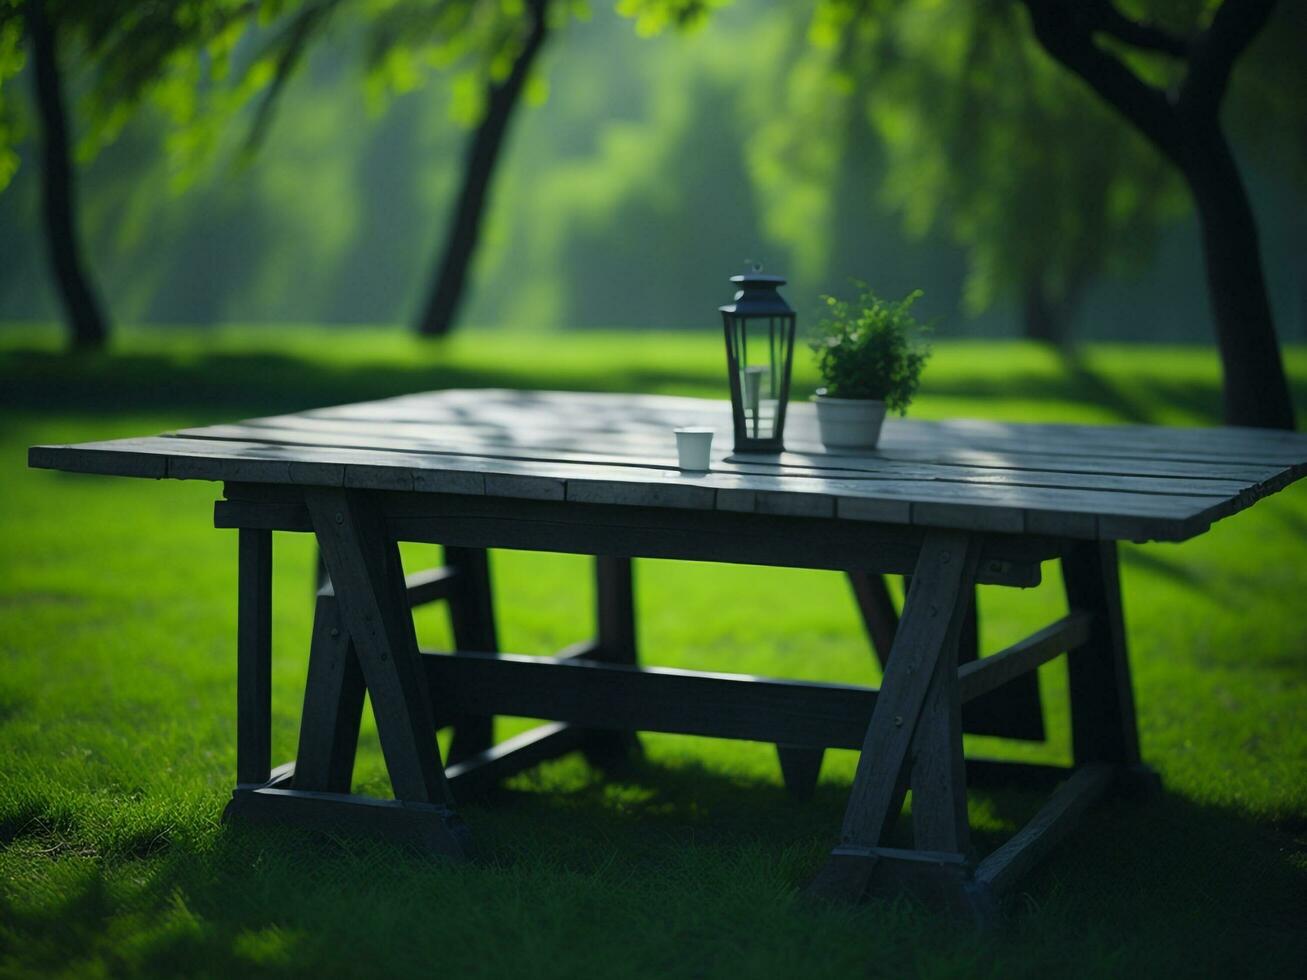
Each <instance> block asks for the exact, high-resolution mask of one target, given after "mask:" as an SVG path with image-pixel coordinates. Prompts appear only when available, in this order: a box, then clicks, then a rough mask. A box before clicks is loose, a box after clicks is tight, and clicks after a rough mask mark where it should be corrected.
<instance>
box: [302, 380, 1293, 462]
mask: <svg viewBox="0 0 1307 980" xmlns="http://www.w3.org/2000/svg"><path fill="white" fill-rule="evenodd" d="M728 413H729V406H728V405H727V403H726V402H725V401H719V400H704V399H694V398H676V397H671V396H659V395H630V394H616V393H594V392H538V391H532V392H520V391H509V390H503V389H500V390H495V389H481V390H467V389H464V390H456V391H443V392H424V393H421V394H417V395H411V396H403V397H401V398H395V399H386V400H383V401H378V402H371V403H363V404H356V405H348V406H337V407H334V408H329V409H318V410H315V411H313V412H311V413H306V414H310V415H313V416H315V417H320V418H324V419H325V418H337V419H384V420H388V421H395V422H400V421H405V420H407V421H413V422H426V423H436V422H440V421H442V420H452V419H468V418H472V419H476V420H479V421H483V422H487V423H496V424H500V425H504V424H506V423H507V424H509V425H511V424H520V422H521V418H522V417H523V415H527V416H528V417H538V418H542V419H545V418H548V419H558V420H565V421H566V422H567V423H569V424H573V423H575V424H578V425H583V426H586V425H588V426H589V427H591V428H600V427H602V426H604V425H609V426H613V425H616V426H621V427H623V428H632V429H638V430H646V431H657V430H659V429H665V428H666V427H667V426H668V425H673V424H706V425H711V424H715V423H720V424H723V425H724V424H727V423H728V422H729V414H728ZM815 432H816V426H815V412H814V410H813V407H812V406H811V405H809V404H806V403H803V402H796V403H793V404H792V405H791V406H790V407H789V421H788V424H787V435H789V434H790V433H793V435H794V437H795V442H796V443H801V442H805V441H809V440H811V441H814V442H815ZM882 439H883V442H884V443H886V444H890V445H897V444H900V443H911V442H919V441H929V442H930V443H931V444H932V445H956V446H962V447H968V446H984V447H991V446H997V447H999V448H1004V449H1006V448H1011V447H1014V446H1015V447H1017V448H1022V447H1026V448H1028V447H1029V446H1030V445H1031V444H1032V443H1036V444H1042V445H1049V446H1052V447H1054V448H1057V449H1067V448H1070V449H1072V450H1074V449H1075V448H1077V446H1078V445H1081V444H1084V443H1086V442H1088V443H1091V444H1093V445H1106V446H1109V447H1112V448H1114V449H1129V448H1135V449H1142V450H1145V451H1148V450H1151V449H1155V448H1159V447H1161V448H1164V449H1165V448H1170V447H1175V446H1180V447H1181V448H1183V449H1184V450H1185V451H1187V452H1190V453H1197V454H1202V455H1205V456H1211V455H1215V454H1220V453H1223V452H1228V451H1230V450H1235V451H1240V450H1242V451H1252V452H1258V453H1262V454H1263V455H1266V454H1270V455H1272V456H1274V455H1276V454H1279V453H1287V454H1291V455H1292V454H1297V456H1298V459H1299V460H1301V459H1303V458H1307V453H1304V452H1303V447H1304V446H1307V437H1303V436H1300V435H1296V434H1292V433H1279V432H1268V431H1266V430H1258V429H1239V428H1230V427H1211V428H1190V429H1176V428H1173V427H1167V426H1147V425H1107V426H1084V425H1064V424H1038V425H1031V424H1013V423H1002V422H992V421H988V420H985V421H980V420H966V419H962V420H949V421H947V422H932V421H923V420H918V419H897V418H891V419H887V420H886V424H885V429H884V435H883V437H882Z"/></svg>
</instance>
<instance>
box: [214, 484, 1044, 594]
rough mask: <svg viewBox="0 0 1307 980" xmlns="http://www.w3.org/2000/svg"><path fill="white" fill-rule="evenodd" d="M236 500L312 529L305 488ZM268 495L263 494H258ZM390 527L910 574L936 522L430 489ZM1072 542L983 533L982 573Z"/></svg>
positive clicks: (1031, 565) (533, 543)
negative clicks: (295, 500) (300, 499)
mask: <svg viewBox="0 0 1307 980" xmlns="http://www.w3.org/2000/svg"><path fill="white" fill-rule="evenodd" d="M226 492H227V494H228V495H229V496H230V497H233V498H234V499H229V500H220V501H218V502H217V504H216V505H215V507H214V524H215V525H216V526H217V527H257V528H269V527H270V528H273V529H277V530H287V531H295V530H306V529H308V530H311V529H312V525H311V522H308V512H307V511H306V510H305V509H304V507H303V505H302V503H301V504H298V505H294V506H289V507H288V506H283V505H284V504H285V503H286V498H290V497H297V496H301V495H302V494H303V493H304V489H303V488H299V487H283V486H277V485H271V484H228V485H227V490H226ZM260 494H261V498H260V497H259V495H260ZM379 497H380V498H381V499H380V500H379V501H378V506H381V507H382V508H384V511H385V514H386V518H387V524H388V527H389V528H390V531H391V533H392V534H393V535H394V536H395V537H397V538H398V539H400V540H402V541H429V542H432V543H437V544H445V545H457V546H462V547H477V548H516V549H522V550H527V551H553V552H563V553H567V554H582V555H615V556H626V557H644V558H678V559H683V560H689V561H695V560H698V561H716V562H735V563H737V564H752V565H779V566H783V567H787V568H826V569H836V570H847V569H867V568H868V567H873V566H874V570H875V571H877V572H884V573H905V572H910V571H912V569H913V567H914V565H915V563H916V560H917V552H918V550H919V549H920V545H921V540H922V538H923V537H924V536H925V535H926V534H929V533H930V529H929V528H921V527H914V526H912V525H908V524H867V523H861V522H854V523H842V522H838V521H829V520H822V519H820V518H808V517H770V516H765V515H761V514H736V513H725V512H721V511H697V510H686V509H683V508H671V509H668V508H658V507H630V506H619V505H612V504H576V503H568V502H566V501H558V500H526V499H505V498H501V497H486V496H469V495H461V494H460V495H456V494H431V493H398V492H395V493H388V494H383V495H379ZM1063 550H1065V541H1063V540H1061V539H1057V538H1048V537H1040V536H1034V535H1012V534H996V535H987V536H986V537H985V541H984V545H983V550H982V558H981V563H980V566H979V569H978V572H977V576H978V580H979V581H981V582H984V583H989V584H999V585H1011V586H1017V587H1022V588H1025V587H1030V586H1034V585H1038V584H1039V581H1040V574H1041V573H1040V562H1043V561H1048V560H1050V559H1052V558H1056V557H1058V556H1060V555H1061V554H1062V551H1063Z"/></svg>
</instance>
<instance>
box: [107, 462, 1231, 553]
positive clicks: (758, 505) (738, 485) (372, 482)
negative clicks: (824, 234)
mask: <svg viewBox="0 0 1307 980" xmlns="http://www.w3.org/2000/svg"><path fill="white" fill-rule="evenodd" d="M120 442H122V441H120ZM126 442H128V443H131V444H132V447H131V453H130V455H131V456H132V457H133V458H135V457H138V456H140V455H141V454H142V453H154V454H158V455H164V456H166V457H167V464H166V466H167V475H168V476H170V477H174V478H177V479H210V480H224V481H244V482H273V483H299V484H304V485H322V486H349V487H358V488H365V489H385V490H398V491H407V490H421V491H428V492H472V493H484V492H485V489H486V484H485V480H486V478H487V475H488V474H492V473H493V474H495V475H496V477H497V480H498V482H497V484H496V486H497V487H499V488H500V492H502V489H503V487H504V485H505V484H511V483H512V482H513V481H514V480H516V479H519V478H520V479H522V480H526V481H528V482H529V484H530V486H531V487H532V489H531V491H530V495H535V494H536V493H538V490H537V489H535V488H536V487H537V486H538V484H539V481H540V479H541V478H543V477H549V478H552V479H556V480H562V481H565V487H564V493H565V496H566V498H567V499H570V500H577V501H581V502H592V503H609V504H619V505H626V506H654V507H683V508H691V509H711V508H713V507H716V506H719V503H718V502H719V501H722V503H721V506H722V507H724V508H725V509H729V510H741V509H745V506H747V505H748V504H749V503H751V505H752V507H753V509H754V510H755V511H758V512H761V513H780V514H802V515H813V514H818V515H824V516H840V517H844V518H848V519H851V520H875V521H897V522H903V521H908V522H911V523H915V524H921V525H924V526H942V527H956V528H964V529H968V530H978V531H998V532H1007V533H1024V532H1027V531H1036V532H1038V533H1049V534H1061V535H1070V536H1077V537H1094V536H1096V535H1097V533H1098V532H1097V525H1096V521H1097V520H1098V519H1099V518H1102V517H1108V516H1110V517H1111V518H1112V521H1113V524H1112V526H1113V527H1114V528H1115V531H1114V533H1115V534H1117V535H1120V536H1125V537H1130V538H1138V539H1147V538H1155V539H1162V540H1176V539H1183V538H1186V537H1189V536H1192V535H1193V534H1195V533H1198V532H1199V531H1200V530H1202V529H1204V528H1206V527H1207V526H1208V525H1209V524H1210V523H1211V522H1212V521H1213V520H1215V519H1217V518H1219V517H1221V516H1225V515H1226V514H1228V513H1232V512H1233V511H1234V510H1235V509H1237V508H1238V507H1239V506H1240V503H1239V501H1238V500H1236V499H1230V500H1224V499H1222V498H1214V497H1203V496H1181V495H1164V494H1145V493H1128V492H1124V491H1088V490H1075V489H1072V488H1048V487H1027V486H999V485H972V484H959V483H946V482H943V481H893V480H877V481H853V480H833V479H808V478H804V477H773V476H761V475H756V474H735V473H711V472H710V473H707V474H702V475H694V476H687V475H685V474H681V473H679V472H675V471H662V470H653V469H639V468H635V467H622V466H611V467H604V466H598V465H583V464H571V463H557V462H521V461H516V460H501V459H491V458H486V457H464V456H435V455H432V454H427V455H420V454H413V453H403V452H398V451H385V452H381V451H369V450H362V449H332V448H323V447H311V446H277V445H270V444H254V443H241V442H229V441H224V440H202V439H180V438H175V437H157V438H155V439H153V440H126ZM120 448H121V447H120ZM104 451H105V452H109V453H111V454H114V453H117V452H118V451H119V450H118V448H109V447H106V448H105V449H104ZM741 494H742V495H743V496H741ZM742 501H743V502H745V506H742ZM905 504H906V505H909V506H908V507H907V509H904V505H905Z"/></svg>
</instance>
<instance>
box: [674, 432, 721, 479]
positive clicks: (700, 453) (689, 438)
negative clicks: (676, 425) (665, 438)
mask: <svg viewBox="0 0 1307 980" xmlns="http://www.w3.org/2000/svg"><path fill="white" fill-rule="evenodd" d="M712 434H713V430H712V429H709V428H705V427H704V426H698V425H691V426H686V427H685V428H682V429H677V430H676V458H677V461H678V462H679V463H680V466H681V469H683V470H696V471H700V472H701V471H703V470H706V469H708V458H709V454H710V452H711V451H712Z"/></svg>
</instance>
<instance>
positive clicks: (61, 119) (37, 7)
mask: <svg viewBox="0 0 1307 980" xmlns="http://www.w3.org/2000/svg"><path fill="white" fill-rule="evenodd" d="M26 19H27V31H28V37H29V40H30V41H31V45H32V62H33V65H32V67H33V73H32V78H33V89H34V93H35V96H36V108H37V114H38V115H39V116H40V119H41V136H42V139H41V208H42V219H43V220H44V222H45V236H46V243H47V246H48V248H49V250H50V265H51V267H52V268H53V270H54V277H55V285H56V287H57V288H58V291H59V298H60V300H61V301H62V302H63V307H64V314H65V316H66V318H67V323H68V329H69V331H70V333H71V338H70V339H71V341H72V345H73V347H75V348H96V347H103V346H104V342H105V340H106V338H107V337H108V334H109V328H108V324H107V322H106V320H105V317H104V314H103V313H102V312H101V310H100V304H99V302H98V301H97V300H96V298H95V292H94V291H93V290H92V288H91V283H90V281H89V279H88V277H87V275H86V272H85V270H84V269H83V267H82V256H81V248H80V246H79V245H78V241H77V229H76V223H75V221H74V217H73V212H74V209H75V207H76V203H75V202H76V188H75V186H74V172H73V165H72V160H71V158H70V154H69V149H68V120H67V115H66V114H65V112H64V97H63V82H62V79H61V78H60V75H59V59H58V48H57V43H56V38H55V25H54V24H52V23H51V22H50V20H49V19H48V17H47V15H46V10H45V2H44V0H28V2H27V5H26Z"/></svg>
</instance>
